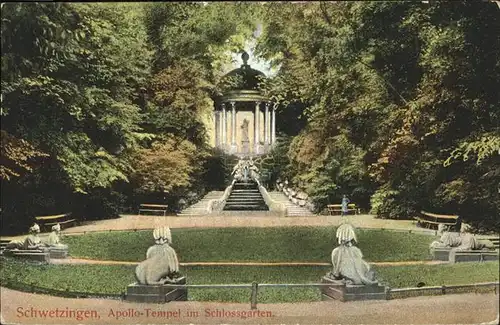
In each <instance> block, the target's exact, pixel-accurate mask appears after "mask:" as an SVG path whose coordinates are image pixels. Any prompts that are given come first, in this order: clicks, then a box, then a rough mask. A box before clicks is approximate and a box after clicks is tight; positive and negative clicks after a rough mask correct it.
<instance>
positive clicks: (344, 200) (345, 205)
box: [341, 194, 351, 216]
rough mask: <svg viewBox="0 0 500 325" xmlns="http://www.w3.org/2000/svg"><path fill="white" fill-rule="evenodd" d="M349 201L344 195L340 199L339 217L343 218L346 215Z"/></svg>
mask: <svg viewBox="0 0 500 325" xmlns="http://www.w3.org/2000/svg"><path fill="white" fill-rule="evenodd" d="M349 202H351V201H349V199H348V198H347V195H345V194H344V196H343V197H342V212H341V216H345V215H347V212H348V211H349V209H348V207H349Z"/></svg>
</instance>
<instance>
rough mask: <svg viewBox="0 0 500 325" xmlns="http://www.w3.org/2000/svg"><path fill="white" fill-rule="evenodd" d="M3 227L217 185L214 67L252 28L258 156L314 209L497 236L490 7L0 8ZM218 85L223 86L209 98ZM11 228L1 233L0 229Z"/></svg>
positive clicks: (496, 59)
mask: <svg viewBox="0 0 500 325" xmlns="http://www.w3.org/2000/svg"><path fill="white" fill-rule="evenodd" d="M1 10H2V36H1V45H2V59H1V60H2V61H1V64H2V65H1V72H2V76H1V88H2V89H1V98H0V99H1V112H0V114H1V117H2V121H1V159H0V177H1V182H2V184H1V185H2V202H1V208H2V210H1V213H2V223H4V225H7V227H3V228H4V229H6V228H9V227H10V228H11V229H13V228H12V227H13V225H14V224H17V225H19V227H21V229H25V227H26V224H27V223H28V222H29V221H30V218H31V217H33V216H35V215H42V214H52V213H54V214H56V213H62V212H67V211H70V210H71V211H73V212H74V213H75V214H78V215H80V216H82V217H86V218H104V217H107V216H113V215H116V214H117V213H118V212H119V211H123V209H124V208H125V207H126V206H129V207H136V205H137V204H138V203H139V201H141V202H142V201H144V200H147V201H151V202H152V203H155V202H158V203H162V202H165V203H168V204H169V205H170V206H171V207H172V208H173V209H177V203H178V202H179V200H180V199H181V198H185V197H190V198H192V199H193V200H195V199H196V198H197V197H199V196H200V195H202V194H203V193H204V192H206V191H207V190H210V189H222V188H224V185H225V184H227V181H228V179H227V173H228V170H230V169H231V164H232V162H233V161H232V160H231V159H229V158H228V157H225V156H224V155H223V154H221V153H220V152H216V151H214V150H213V149H211V148H210V146H209V145H208V141H207V140H208V134H209V129H208V128H207V125H210V124H211V123H212V122H213V121H212V110H213V106H212V105H213V103H212V99H211V98H213V96H215V95H216V94H218V93H220V90H221V89H220V87H219V86H220V81H221V77H222V76H223V67H224V65H226V64H227V63H228V62H230V54H231V52H237V51H239V50H241V49H242V48H243V47H244V45H245V42H246V41H247V40H249V39H250V38H252V37H256V35H253V32H254V29H255V26H256V23H257V22H259V23H261V24H262V27H263V33H262V35H260V36H258V37H257V48H256V53H258V54H259V55H260V56H261V57H262V58H264V59H267V60H269V61H270V62H271V63H272V64H273V65H275V66H277V67H279V73H278V74H277V75H276V76H275V77H274V78H270V79H269V80H267V81H266V82H265V83H264V88H265V91H266V92H267V94H268V95H269V96H270V97H271V98H272V100H273V101H274V103H275V105H276V107H277V115H278V116H279V119H278V124H277V131H278V135H279V139H280V144H279V145H278V146H277V147H276V148H275V149H274V150H273V151H272V153H271V154H270V155H269V156H267V157H263V158H262V159H260V160H259V161H258V163H259V165H260V166H261V168H262V171H263V180H264V181H265V182H267V184H268V185H269V186H271V184H272V183H274V182H275V181H276V180H277V179H278V178H282V179H289V181H290V182H292V183H295V184H296V185H297V186H298V187H301V188H302V189H303V190H305V191H306V192H307V193H309V195H310V196H311V198H312V199H313V200H314V201H315V203H317V206H318V207H319V208H321V207H322V206H324V205H325V204H327V203H329V202H338V201H339V199H340V198H341V196H342V194H348V195H349V196H350V197H351V200H352V201H353V202H356V203H358V204H360V205H361V206H362V207H363V208H365V209H366V210H368V209H371V211H372V212H373V213H375V214H377V215H379V216H381V217H387V218H410V217H413V216H414V215H415V214H416V213H418V211H419V210H421V209H425V210H430V211H433V212H438V213H439V212H443V213H457V214H460V215H461V216H463V218H464V220H465V221H470V222H472V223H474V224H475V225H477V226H480V227H486V228H488V227H489V228H492V227H494V226H499V224H498V215H499V213H500V210H499V209H500V197H499V196H498V191H499V187H498V186H499V185H498V184H499V181H498V180H499V178H500V161H499V159H500V157H499V156H500V155H499V153H500V135H499V134H500V130H499V124H498V121H499V120H500V116H499V115H500V113H499V108H498V103H499V101H500V98H499V92H498V89H500V84H499V83H500V78H499V76H500V73H499V72H500V41H499V37H498V33H497V31H498V30H499V29H500V16H499V12H500V11H499V10H498V7H497V6H496V4H494V3H487V2H471V1H456V2H431V3H429V4H424V3H420V2H314V3H313V2H311V3H306V2H300V3H280V2H274V3H244V2H236V3H231V4H228V3H206V4H204V3H119V4H116V3H113V4H107V3H3V4H2V7H1ZM218 85H219V86H218ZM9 225H10V226H9Z"/></svg>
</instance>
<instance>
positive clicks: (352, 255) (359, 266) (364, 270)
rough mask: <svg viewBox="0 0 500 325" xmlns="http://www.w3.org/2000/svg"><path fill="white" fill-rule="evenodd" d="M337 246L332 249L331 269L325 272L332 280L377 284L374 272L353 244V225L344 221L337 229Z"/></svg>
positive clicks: (354, 241)
mask: <svg viewBox="0 0 500 325" xmlns="http://www.w3.org/2000/svg"><path fill="white" fill-rule="evenodd" d="M337 240H338V243H339V246H338V247H336V248H335V249H334V250H333V251H332V264H333V269H332V271H331V272H329V273H328V274H327V277H328V278H330V279H332V280H343V281H344V282H345V283H346V284H355V285H360V284H364V285H373V284H377V283H378V281H377V280H375V273H374V272H373V270H371V268H370V265H369V264H368V263H367V262H365V261H364V260H363V253H361V250H360V249H359V248H358V247H356V246H355V243H356V242H357V238H356V234H355V232H354V227H353V226H352V225H351V224H350V223H344V224H342V225H341V226H340V227H339V228H338V229H337Z"/></svg>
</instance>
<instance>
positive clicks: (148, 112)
mask: <svg viewBox="0 0 500 325" xmlns="http://www.w3.org/2000/svg"><path fill="white" fill-rule="evenodd" d="M221 6H222V5H214V6H203V5H201V4H195V3H193V4H167V3H154V4H132V3H122V4H79V3H75V4H74V3H57V4H52V3H7V4H2V94H1V95H2V97H1V100H2V101H1V109H2V110H1V114H2V125H1V132H2V160H1V166H0V172H1V174H0V175H1V180H2V222H3V223H4V225H5V226H7V227H3V228H4V229H6V228H10V229H11V230H12V229H13V228H12V227H13V226H14V224H16V225H19V227H20V229H25V227H26V224H27V223H29V222H30V219H31V218H32V217H33V216H35V215H43V214H52V213H53V214H56V213H62V212H67V211H73V213H75V214H77V215H80V216H82V217H86V218H90V217H97V218H103V217H106V216H113V215H116V214H117V212H118V211H119V210H120V209H123V204H127V203H128V204H136V201H137V200H136V196H137V195H139V194H140V195H142V196H141V199H147V198H148V197H149V199H150V200H163V199H164V198H165V193H166V194H167V196H169V198H170V199H171V200H172V198H178V197H180V196H182V195H185V194H186V193H187V192H188V191H189V190H194V191H195V192H200V191H201V192H202V191H203V189H204V188H205V187H214V185H215V187H217V186H223V185H224V183H223V182H224V178H222V181H221V182H219V183H217V182H215V184H209V186H207V184H204V181H206V180H207V179H209V180H210V177H208V178H207V177H206V174H207V173H206V170H205V169H204V168H203V167H204V166H205V165H207V164H212V165H213V164H214V161H215V162H217V161H218V162H221V164H222V159H218V160H217V158H211V157H212V156H213V157H218V156H220V154H217V153H212V152H210V150H209V148H208V146H207V144H206V140H207V138H206V130H205V124H204V122H205V121H204V119H206V118H207V115H208V116H210V114H209V113H211V112H210V111H211V100H210V95H211V93H212V92H213V88H214V86H213V85H214V84H215V83H216V79H217V77H218V76H219V75H220V74H221V73H220V71H219V70H220V66H221V64H222V63H223V62H224V60H225V59H226V57H227V54H226V51H227V50H234V47H235V46H236V47H238V46H240V45H241V42H242V41H243V40H244V39H245V37H242V36H241V35H243V34H244V33H249V32H251V31H252V28H251V27H250V22H249V20H248V19H247V20H246V24H245V20H244V19H242V16H241V14H242V12H244V11H245V5H239V6H238V8H234V9H238V10H232V9H233V7H232V6H229V7H227V6H226V10H224V11H221V10H220V9H221V8H222V7H221ZM230 13H232V16H231V18H229V17H228V14H230ZM245 26H246V27H245ZM35 167H37V168H35ZM221 168H222V167H221ZM222 172H223V173H224V172H225V170H223V171H222ZM152 184H153V185H152ZM175 201H176V200H175V199H174V200H173V201H172V202H174V203H175ZM174 205H175V204H174Z"/></svg>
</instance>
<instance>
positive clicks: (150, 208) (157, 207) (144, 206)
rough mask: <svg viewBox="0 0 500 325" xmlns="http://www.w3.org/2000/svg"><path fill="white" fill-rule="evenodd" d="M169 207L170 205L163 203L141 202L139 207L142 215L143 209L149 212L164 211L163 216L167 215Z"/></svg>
mask: <svg viewBox="0 0 500 325" xmlns="http://www.w3.org/2000/svg"><path fill="white" fill-rule="evenodd" d="M167 209H168V205H162V204H149V203H148V204H141V205H140V208H139V215H141V212H143V211H149V212H162V213H163V216H166V215H167Z"/></svg>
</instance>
